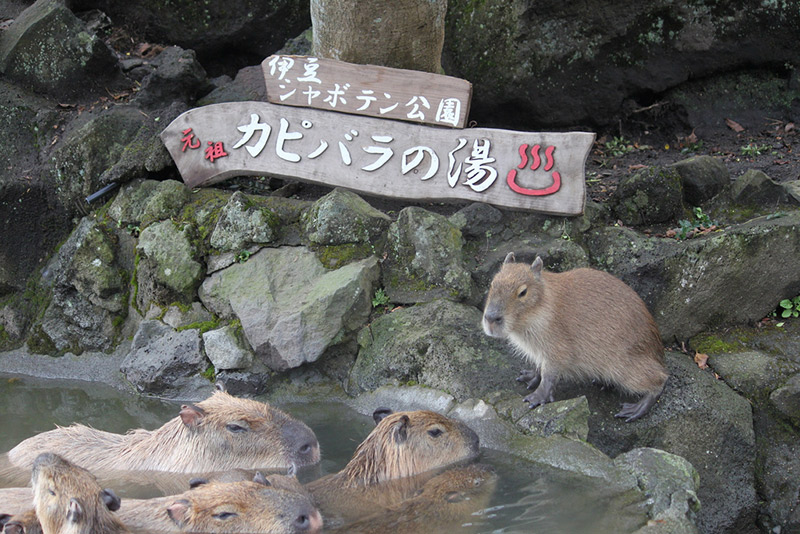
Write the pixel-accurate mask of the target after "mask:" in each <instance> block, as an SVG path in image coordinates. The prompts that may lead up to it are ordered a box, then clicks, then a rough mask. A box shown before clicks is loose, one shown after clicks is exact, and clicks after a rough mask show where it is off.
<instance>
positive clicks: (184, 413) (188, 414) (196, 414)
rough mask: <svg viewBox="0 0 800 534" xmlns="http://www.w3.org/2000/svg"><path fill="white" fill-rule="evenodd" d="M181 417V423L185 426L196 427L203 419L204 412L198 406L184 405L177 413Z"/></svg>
mask: <svg viewBox="0 0 800 534" xmlns="http://www.w3.org/2000/svg"><path fill="white" fill-rule="evenodd" d="M178 415H180V416H181V421H183V424H184V425H186V426H197V425H198V424H199V423H200V421H202V420H203V417H205V415H206V412H205V411H203V409H202V408H200V407H199V406H195V405H194V404H184V405H183V406H181V411H180V412H179V413H178Z"/></svg>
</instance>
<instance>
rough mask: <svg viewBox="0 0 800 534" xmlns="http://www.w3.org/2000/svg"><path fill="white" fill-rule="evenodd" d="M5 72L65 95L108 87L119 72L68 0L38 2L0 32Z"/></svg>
mask: <svg viewBox="0 0 800 534" xmlns="http://www.w3.org/2000/svg"><path fill="white" fill-rule="evenodd" d="M0 72H2V73H3V74H5V76H7V77H8V78H9V79H12V80H14V81H15V82H17V83H19V84H20V85H25V86H29V87H33V88H34V89H35V90H37V91H40V92H44V93H48V94H50V95H52V96H55V97H57V98H62V99H63V98H65V97H66V98H75V97H77V96H79V95H80V96H85V95H86V93H87V91H99V90H105V88H106V87H109V85H110V83H111V82H112V81H114V80H115V78H117V76H118V75H119V70H118V69H117V67H116V58H115V57H114V54H113V53H112V52H111V50H110V49H109V48H108V46H106V44H105V43H104V42H103V41H101V40H100V39H98V38H97V36H96V35H94V34H91V33H89V32H88V31H87V30H86V27H85V25H84V24H83V22H81V21H80V19H78V18H77V17H76V16H75V15H73V14H72V12H71V11H70V10H69V9H67V8H66V7H65V6H64V2H63V0H38V1H37V2H35V3H34V4H33V5H31V6H30V7H29V8H28V9H26V10H25V11H23V12H22V13H21V14H20V15H19V17H17V18H16V19H15V20H14V22H13V23H12V24H11V26H9V28H8V29H7V30H5V31H3V32H2V33H0Z"/></svg>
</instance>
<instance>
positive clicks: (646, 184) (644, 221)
mask: <svg viewBox="0 0 800 534" xmlns="http://www.w3.org/2000/svg"><path fill="white" fill-rule="evenodd" d="M684 211H685V206H684V205H683V186H682V184H681V176H680V174H679V173H678V171H677V170H676V169H675V168H673V167H648V168H646V169H642V170H640V171H638V172H636V173H635V174H633V175H630V176H627V177H625V178H623V179H622V180H620V183H619V186H618V187H617V191H616V193H615V196H614V213H616V215H617V217H619V219H620V220H621V221H622V222H623V223H625V224H628V225H632V226H642V225H648V224H657V223H665V222H668V221H673V220H675V219H678V218H680V217H681V216H682V215H683V214H684Z"/></svg>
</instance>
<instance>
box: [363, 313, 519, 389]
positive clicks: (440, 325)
mask: <svg viewBox="0 0 800 534" xmlns="http://www.w3.org/2000/svg"><path fill="white" fill-rule="evenodd" d="M480 322H481V312H480V311H478V310H477V309H476V308H474V307H472V306H467V305H465V304H460V303H456V302H452V301H449V300H446V299H439V300H435V301H433V302H430V303H426V304H419V305H416V306H412V307H407V308H403V309H400V310H397V311H394V312H392V313H389V314H386V315H382V316H381V317H379V318H377V319H376V320H374V321H373V322H372V323H371V324H370V325H369V327H367V328H365V329H363V330H362V331H361V333H360V334H359V337H358V341H359V345H360V349H359V352H358V358H357V359H356V362H355V364H354V365H353V368H352V370H351V371H350V377H349V381H348V384H349V385H348V390H349V391H350V392H353V393H360V392H363V391H370V390H373V389H375V388H377V387H379V386H382V385H385V384H392V385H396V384H405V383H409V382H411V383H418V384H422V385H425V386H428V387H433V388H437V389H441V390H444V391H447V392H448V393H450V394H452V395H453V396H454V397H455V398H456V399H458V400H464V399H467V398H471V397H474V398H480V397H482V396H484V395H486V394H487V393H490V392H493V391H495V390H498V389H503V388H504V387H507V386H508V385H510V384H513V382H514V379H515V378H516V377H517V375H518V371H519V369H520V367H522V366H523V362H522V360H521V359H519V358H518V357H517V356H515V355H513V354H511V352H512V351H511V350H510V349H509V348H508V347H507V346H506V345H505V343H503V342H499V341H498V340H496V339H492V338H489V337H488V336H486V335H485V334H484V333H483V331H482V330H481V327H480Z"/></svg>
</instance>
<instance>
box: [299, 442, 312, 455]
mask: <svg viewBox="0 0 800 534" xmlns="http://www.w3.org/2000/svg"><path fill="white" fill-rule="evenodd" d="M309 452H311V444H310V443H306V444H305V445H303V446H302V447H300V454H308V453H309Z"/></svg>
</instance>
